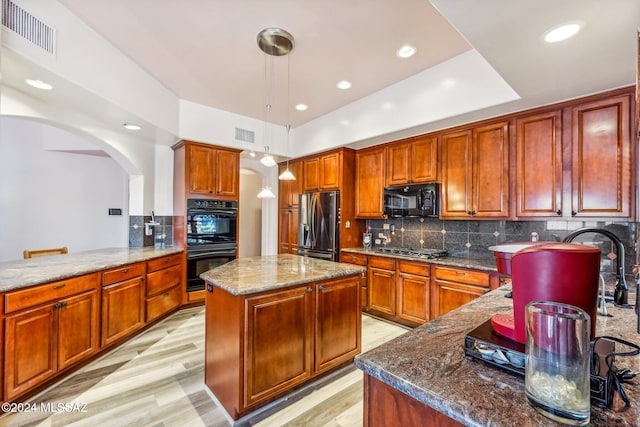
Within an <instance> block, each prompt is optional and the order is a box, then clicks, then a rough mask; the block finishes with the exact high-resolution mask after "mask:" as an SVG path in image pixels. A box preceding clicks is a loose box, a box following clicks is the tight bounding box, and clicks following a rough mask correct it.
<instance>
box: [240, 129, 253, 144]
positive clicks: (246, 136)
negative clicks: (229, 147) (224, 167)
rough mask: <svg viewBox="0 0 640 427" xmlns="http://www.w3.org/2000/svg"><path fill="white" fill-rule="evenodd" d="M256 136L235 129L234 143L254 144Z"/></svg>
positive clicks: (246, 131) (248, 131)
mask: <svg viewBox="0 0 640 427" xmlns="http://www.w3.org/2000/svg"><path fill="white" fill-rule="evenodd" d="M255 137H256V134H255V132H253V131H250V130H247V129H241V128H236V141H244V142H250V143H254V142H255Z"/></svg>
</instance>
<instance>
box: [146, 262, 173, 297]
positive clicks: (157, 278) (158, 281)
mask: <svg viewBox="0 0 640 427" xmlns="http://www.w3.org/2000/svg"><path fill="white" fill-rule="evenodd" d="M181 278H182V266H180V265H174V266H173V267H169V268H165V269H164V270H160V271H154V272H153V273H149V274H147V296H148V297H150V296H152V295H155V294H157V293H160V292H162V291H164V290H165V289H169V288H171V287H173V286H176V285H178V284H180V279H181Z"/></svg>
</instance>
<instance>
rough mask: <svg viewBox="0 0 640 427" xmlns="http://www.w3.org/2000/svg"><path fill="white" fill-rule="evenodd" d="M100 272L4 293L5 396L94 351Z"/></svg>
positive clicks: (11, 396)
mask: <svg viewBox="0 0 640 427" xmlns="http://www.w3.org/2000/svg"><path fill="white" fill-rule="evenodd" d="M99 277H100V276H99V273H94V274H89V275H85V276H80V277H75V278H72V279H68V280H63V281H57V282H52V283H49V284H46V285H41V286H36V287H32V288H28V289H23V290H18V291H14V292H8V293H6V294H5V295H4V305H5V312H6V314H7V315H6V317H5V330H4V344H5V347H4V352H5V353H4V400H6V401H9V400H12V399H14V398H16V397H18V396H20V395H21V394H23V393H25V392H27V391H29V390H30V389H32V388H34V387H36V386H38V385H40V384H42V383H43V382H44V381H46V380H48V379H49V378H52V377H53V376H55V375H56V374H57V373H58V372H60V371H62V370H64V369H66V368H67V367H69V366H72V365H73V364H75V363H77V362H79V361H81V360H83V359H84V358H86V357H88V356H90V355H92V354H94V353H95V352H97V351H98V350H99V347H100V341H99V327H98V325H99V323H98V304H99V299H98V286H99Z"/></svg>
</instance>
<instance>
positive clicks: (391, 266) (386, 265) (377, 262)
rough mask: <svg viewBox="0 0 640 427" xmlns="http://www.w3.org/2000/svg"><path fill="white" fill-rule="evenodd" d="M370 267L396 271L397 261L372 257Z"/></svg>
mask: <svg viewBox="0 0 640 427" xmlns="http://www.w3.org/2000/svg"><path fill="white" fill-rule="evenodd" d="M369 266H370V267H377V268H382V269H384V270H395V269H396V261H395V260H393V259H391V258H383V257H376V256H370V257H369Z"/></svg>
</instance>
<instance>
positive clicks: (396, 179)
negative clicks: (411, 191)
mask: <svg viewBox="0 0 640 427" xmlns="http://www.w3.org/2000/svg"><path fill="white" fill-rule="evenodd" d="M386 158H387V163H386V180H385V185H386V186H387V187H390V186H393V185H404V184H408V183H410V182H411V178H410V171H411V161H412V159H411V145H410V144H409V143H408V142H405V143H402V144H393V145H390V146H388V147H387V149H386Z"/></svg>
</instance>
